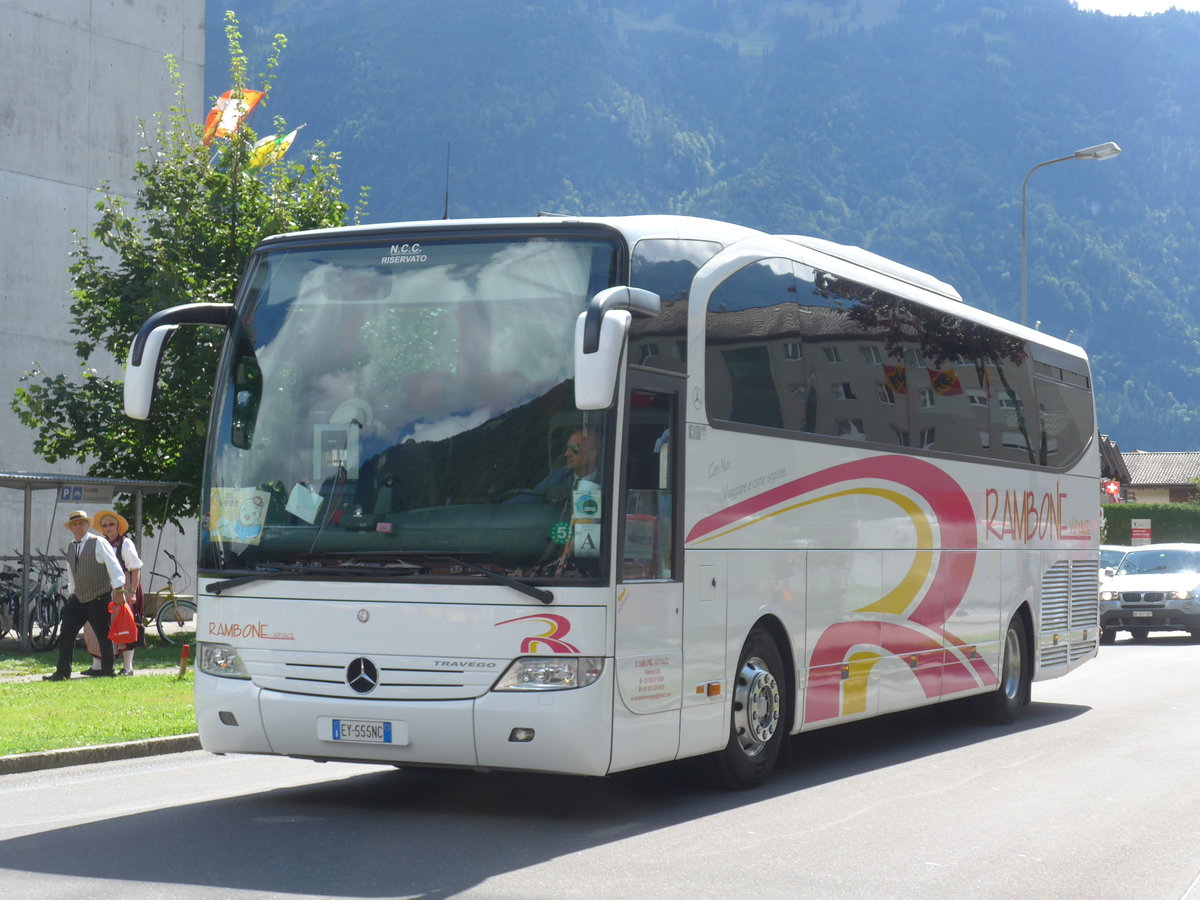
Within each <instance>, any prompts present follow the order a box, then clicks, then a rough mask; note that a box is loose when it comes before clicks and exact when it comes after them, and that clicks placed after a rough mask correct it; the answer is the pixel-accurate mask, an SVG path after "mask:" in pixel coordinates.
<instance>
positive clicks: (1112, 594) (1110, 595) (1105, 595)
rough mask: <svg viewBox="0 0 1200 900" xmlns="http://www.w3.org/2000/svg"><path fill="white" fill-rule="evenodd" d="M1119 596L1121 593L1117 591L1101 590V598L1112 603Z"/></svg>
mask: <svg viewBox="0 0 1200 900" xmlns="http://www.w3.org/2000/svg"><path fill="white" fill-rule="evenodd" d="M1119 596H1120V595H1119V594H1118V593H1117V592H1116V591H1101V592H1100V599H1101V600H1103V601H1104V602H1106V603H1111V602H1112V601H1113V600H1116V599H1117V598H1118V597H1119Z"/></svg>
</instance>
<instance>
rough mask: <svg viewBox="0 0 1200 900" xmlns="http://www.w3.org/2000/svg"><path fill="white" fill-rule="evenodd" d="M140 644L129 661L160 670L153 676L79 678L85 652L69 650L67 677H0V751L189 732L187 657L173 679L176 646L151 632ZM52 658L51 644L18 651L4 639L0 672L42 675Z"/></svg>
mask: <svg viewBox="0 0 1200 900" xmlns="http://www.w3.org/2000/svg"><path fill="white" fill-rule="evenodd" d="M146 643H147V646H146V647H139V648H138V651H137V653H136V655H135V656H134V660H133V666H134V668H135V669H159V670H160V671H158V672H155V673H154V674H152V675H145V676H141V677H138V678H81V677H79V676H78V674H77V673H78V672H79V670H80V669H86V668H88V667H90V666H91V664H92V658H91V657H90V656H89V655H88V652H87V651H86V650H82V649H76V651H75V654H74V659H73V663H74V664H73V666H72V672H73V673H76V674H74V675H73V677H72V678H71V680H70V681H62V682H48V681H42V680H41V678H37V679H35V680H33V681H8V682H0V756H8V755H10V754H13V753H34V752H38V751H42V750H63V749H66V748H68V747H88V746H92V745H94V744H116V743H120V742H122V741H139V740H145V739H146V738H155V737H170V736H172V735H177V734H192V733H194V732H195V731H196V714H195V711H194V710H193V709H192V672H191V668H190V660H189V669H188V672H187V674H186V675H185V676H184V677H183V678H182V679H180V678H179V677H178V671H179V652H180V648H179V647H177V646H172V645H170V644H166V643H164V642H162V641H161V640H159V639H158V638H157V636H155V637H154V638H151V637H150V636H147V638H146ZM193 649H194V648H193ZM57 662H58V650H51V651H48V652H46V653H23V652H21V651H20V650H17V649H16V648H15V646H14V645H12V644H11V643H9V642H7V641H6V642H5V643H4V645H3V648H2V649H0V677H9V678H11V677H16V676H22V675H26V676H32V675H45V674H47V673H49V672H53V671H54V667H55V665H56V664H57ZM120 664H121V663H120V659H119V658H118V660H117V667H118V668H119V667H120Z"/></svg>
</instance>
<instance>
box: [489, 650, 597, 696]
mask: <svg viewBox="0 0 1200 900" xmlns="http://www.w3.org/2000/svg"><path fill="white" fill-rule="evenodd" d="M603 671H604V658H603V657H600V656H525V657H522V658H520V659H518V660H515V661H514V662H513V664H512V665H511V666H509V667H508V669H507V670H506V671H505V673H504V674H503V675H501V676H500V680H499V681H497V682H496V684H495V686H494V687H493V688H492V690H494V691H563V690H569V689H571V688H581V687H587V686H588V685H589V684H592V683H593V682H594V681H596V679H597V678H599V677H600V673H602V672H603Z"/></svg>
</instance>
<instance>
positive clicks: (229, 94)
mask: <svg viewBox="0 0 1200 900" xmlns="http://www.w3.org/2000/svg"><path fill="white" fill-rule="evenodd" d="M263 93H264V92H263V91H242V92H241V96H239V97H237V98H235V97H234V96H233V91H226V92H225V93H223V94H222V95H221V96H220V97H218V98H217V102H216V104H215V105H214V106H213V108H212V109H210V110H209V111H208V118H206V119H205V120H204V137H203V138H201V140H202V141H203V142H204V146H205V147H207V146H208V145H209V144H211V143H212V142H213V139H214V138H219V137H225V135H227V134H233V133H234V132H235V131H237V130H238V126H239V125H241V124H242V120H243V119H245V118H246V116H248V115H250V113H251V112H252V111H253V109H254V107H256V106H258V101H259V100H261V99H262V98H263Z"/></svg>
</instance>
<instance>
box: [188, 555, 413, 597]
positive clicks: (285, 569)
mask: <svg viewBox="0 0 1200 900" xmlns="http://www.w3.org/2000/svg"><path fill="white" fill-rule="evenodd" d="M422 568H423V567H422V566H418V565H414V564H412V563H406V562H404V561H398V564H397V566H389V567H387V568H383V567H377V566H312V565H308V566H306V565H300V564H295V565H280V566H279V567H278V568H271V569H269V570H265V571H262V572H252V573H249V574H246V575H238V576H236V577H234V578H227V579H225V580H224V581H214V582H212V583H211V584H207V585H205V589H206V590H208V591H209V592H210V593H213V594H219V593H221V591H224V590H228V589H229V588H233V587H239V586H241V585H243V584H250V583H251V582H254V581H272V580H274V579H276V578H296V577H302V578H359V577H362V576H367V577H374V578H379V577H384V576H392V575H397V574H402V573H404V574H411V573H412V572H416V571H419V570H420V569H422Z"/></svg>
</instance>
